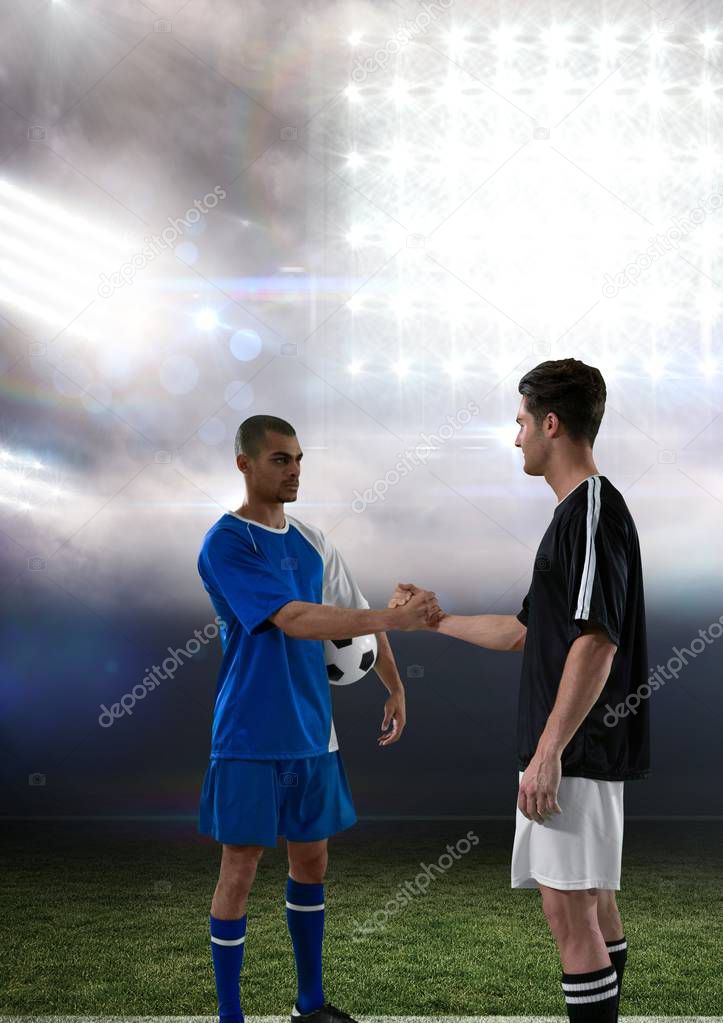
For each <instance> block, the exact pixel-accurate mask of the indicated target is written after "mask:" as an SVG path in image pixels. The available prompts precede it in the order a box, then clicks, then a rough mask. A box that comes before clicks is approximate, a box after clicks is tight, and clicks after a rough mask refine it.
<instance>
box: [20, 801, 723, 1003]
mask: <svg viewBox="0 0 723 1023" xmlns="http://www.w3.org/2000/svg"><path fill="white" fill-rule="evenodd" d="M470 829H471V830H473V831H474V832H475V833H476V834H477V835H478V836H479V839H480V842H479V844H478V845H477V846H476V847H474V848H473V849H472V850H471V851H470V852H469V853H467V854H466V855H465V856H463V857H462V858H461V859H460V860H459V861H457V862H455V863H454V865H453V866H452V867H451V868H450V869H448V870H447V871H446V873H445V874H444V876H442V877H438V878H437V879H436V880H434V881H433V882H432V883H431V884H430V886H429V888H428V891H427V893H426V894H425V895H418V896H415V897H414V898H412V899H411V901H410V902H409V904H408V905H406V907H404V908H403V909H402V910H401V911H399V912H398V913H396V914H394V915H391V916H390V917H389V919H388V921H387V922H386V924H385V926H384V928H383V929H382V930H380V931H376V932H374V933H373V934H372V935H370V936H368V937H365V938H364V939H363V940H361V941H355V940H354V936H355V934H357V931H356V930H355V922H361V921H363V920H366V919H368V918H370V917H371V915H372V914H373V913H374V912H375V911H377V910H383V909H384V905H385V903H386V902H387V900H389V899H390V898H392V897H393V896H394V894H395V892H396V891H397V889H398V888H399V886H400V885H402V884H403V883H404V882H405V881H411V880H412V879H414V877H415V875H417V874H418V873H419V871H420V863H427V864H432V863H436V861H437V860H438V859H439V857H440V855H442V854H443V853H444V852H445V848H446V846H447V844H448V843H449V844H452V845H454V844H455V843H456V842H457V841H458V840H459V839H461V838H462V837H463V836H464V835H465V834H466V832H467V831H468V830H470ZM4 830H5V834H6V837H5V839H4V842H3V851H2V863H1V869H2V905H1V906H0V912H1V918H0V929H1V931H2V934H1V935H0V941H1V944H2V948H3V956H2V966H1V967H0V971H1V972H0V1013H2V1014H6V1015H40V1014H69V1015H73V1014H74V1015H97V1016H100V1015H118V1016H154V1015H161V1016H179V1015H194V1016H204V1015H206V1016H208V1015H213V1014H214V1012H215V1008H216V1007H215V989H214V984H213V975H212V970H211V965H210V952H209V944H208V911H209V904H210V898H211V894H212V891H213V888H214V885H215V880H216V876H217V872H218V860H219V850H218V847H217V846H215V844H214V843H212V842H210V841H209V840H207V839H205V838H201V837H200V836H197V835H196V834H195V831H194V826H193V825H192V824H186V823H156V824H153V823H150V824H140V823H130V822H126V823H95V824H88V823H73V822H63V823H58V822H32V823H30V822H27V823H26V822H6V824H5V828H4ZM722 838H723V825H721V824H718V823H706V824H702V823H684V822H680V823H671V824H661V823H653V822H650V823H648V822H629V823H628V825H627V830H626V840H625V852H624V861H623V891H622V893H621V895H620V898H619V903H620V906H621V910H622V912H623V914H624V919H625V924H626V927H625V929H626V934H627V937H628V941H629V944H630V959H629V969H628V972H626V975H625V987H624V993H623V1005H622V1008H621V1012H622V1014H623V1015H624V1016H652V1015H663V1016H677V1015H679V1016H694V1015H698V1016H705V1015H718V1014H721V1012H722V1010H723V988H722V986H721V946H722V945H723V941H722V934H721V926H720V924H721V912H720V910H721V883H720V869H719V867H720V849H721V846H722V845H723V843H722V842H721V839H722ZM511 841H512V824H511V823H510V824H507V823H501V822H494V821H493V822H485V821H476V822H475V821H471V822H469V823H466V822H457V821H449V822H433V823H427V822H417V823H371V822H367V823H364V824H359V825H357V826H356V828H354V829H352V830H351V831H349V832H346V833H344V834H343V835H340V836H339V837H338V838H336V839H333V840H332V842H331V843H330V848H331V857H330V865H329V872H328V876H327V890H326V902H327V912H326V944H325V988H326V994H327V997H329V998H330V1000H332V1001H334V1002H335V1003H336V1004H338V1005H340V1006H341V1007H342V1008H345V1009H346V1010H347V1011H348V1012H351V1013H352V1014H359V1015H419V1016H430V1015H440V1016H443V1015H446V1016H449V1015H457V1014H459V1015H484V1016H494V1015H526V1016H529V1015H545V1016H562V1015H564V1006H563V1003H562V1000H561V996H560V990H559V966H558V961H557V956H556V951H555V948H554V945H553V943H552V941H551V939H550V937H549V936H548V933H547V930H546V924H545V921H544V919H543V917H542V913H541V911H540V905H539V896H538V894H537V892H535V891H512V890H511V889H510V888H509V854H510V848H511ZM285 878H286V861H285V855H284V850H283V848H282V847H280V848H279V849H277V850H275V851H269V852H268V853H266V855H265V857H264V859H263V860H262V863H261V866H260V868H259V874H258V878H257V882H256V886H255V889H254V891H253V893H252V896H251V901H250V904H249V921H248V937H247V943H246V959H245V963H244V971H243V975H242V1004H243V1006H244V1010H245V1011H246V1013H247V1014H249V1015H272V1014H280V1015H285V1014H287V1013H288V1012H289V1010H290V1008H291V1005H292V1002H293V998H294V993H295V990H294V970H293V957H292V952H291V945H290V941H289V938H288V935H287V931H286V921H285V911H284V883H285Z"/></svg>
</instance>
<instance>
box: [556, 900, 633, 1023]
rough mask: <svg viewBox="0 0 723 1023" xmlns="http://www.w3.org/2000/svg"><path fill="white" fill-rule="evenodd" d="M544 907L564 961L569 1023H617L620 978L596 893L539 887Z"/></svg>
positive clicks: (563, 980)
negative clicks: (608, 947) (605, 934)
mask: <svg viewBox="0 0 723 1023" xmlns="http://www.w3.org/2000/svg"><path fill="white" fill-rule="evenodd" d="M540 892H541V894H542V904H543V909H544V913H545V917H546V918H547V922H548V924H549V927H550V930H551V931H552V934H553V937H554V938H555V942H556V943H557V947H558V949H559V951H560V959H561V961H562V969H563V974H562V990H563V994H564V996H565V1004H566V1008H567V1013H568V1016H569V1017H570V1023H615V1020H616V1018H617V1007H618V978H617V973H616V971H615V967H614V966H613V964H612V962H611V960H610V956H609V954H608V951H607V946H606V944H605V939H604V937H603V935H602V931H601V930H600V925H599V923H598V919H597V892H596V891H595V890H572V891H559V890H557V889H553V888H546V887H544V886H542V885H541V886H540Z"/></svg>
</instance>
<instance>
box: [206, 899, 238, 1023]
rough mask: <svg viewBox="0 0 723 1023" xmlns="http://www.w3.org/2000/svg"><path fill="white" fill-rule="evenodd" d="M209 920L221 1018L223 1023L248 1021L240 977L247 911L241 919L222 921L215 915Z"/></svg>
mask: <svg viewBox="0 0 723 1023" xmlns="http://www.w3.org/2000/svg"><path fill="white" fill-rule="evenodd" d="M209 919H210V925H211V957H212V959H213V972H214V973H215V975H216V992H217V994H218V1015H219V1019H220V1021H221V1023H244V1014H243V1012H242V1011H241V1001H240V997H239V980H240V977H241V964H242V963H243V961H244V942H245V940H246V914H245V913H244V915H243V916H242V917H241V918H240V919H239V920H219V919H217V918H216V917H215V916H213V915H211V916H210V917H209Z"/></svg>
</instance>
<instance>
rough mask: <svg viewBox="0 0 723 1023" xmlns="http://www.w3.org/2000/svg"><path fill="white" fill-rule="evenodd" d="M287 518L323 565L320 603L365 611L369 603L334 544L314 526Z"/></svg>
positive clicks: (288, 516)
mask: <svg viewBox="0 0 723 1023" xmlns="http://www.w3.org/2000/svg"><path fill="white" fill-rule="evenodd" d="M287 518H288V519H290V520H291V522H292V524H293V525H294V526H296V528H297V529H298V530H299V532H300V533H302V534H303V535H304V536H305V537H306V539H307V540H308V541H309V543H310V544H312V545H313V546H314V547H315V548H316V550H317V551H318V552H319V554H320V556H321V560H322V561H323V563H324V581H323V592H322V598H321V600H322V603H323V604H333V605H334V606H335V607H346V608H350V607H353V608H359V609H361V610H365V609H367V608H368V607H369V601H368V600H367V599H366V597H365V596H364V594H363V593H362V592H361V590H360V589H359V587H358V586H357V584H356V581H355V580H354V576H353V575H352V574H351V570H350V569H349V566H348V565H347V563H346V561H345V560H344V558H343V557H342V556H341V553H340V552H339V551H338V550H337V548H336V547H335V546H334V544H333V543H332V542H331V541H330V540H328V539H327V538H326V537H325V536H324V534H323V533H322V531H321V530H320V529H317V527H316V526H310V525H308V523H306V522H300V521H299V520H298V519H294V518H291V516H290V515H287Z"/></svg>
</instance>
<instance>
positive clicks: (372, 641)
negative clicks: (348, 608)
mask: <svg viewBox="0 0 723 1023" xmlns="http://www.w3.org/2000/svg"><path fill="white" fill-rule="evenodd" d="M376 659H377V637H376V636H375V635H374V633H373V632H372V633H371V634H370V635H369V636H355V637H354V639H325V640H324V660H325V661H326V673H327V675H328V676H329V681H330V682H331V684H332V685H334V686H350V685H351V684H352V682H358V681H359V679H362V678H364V676H365V675H366V674H367V672H369V671H371V669H372V668H373V667H374V664H375V662H376Z"/></svg>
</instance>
